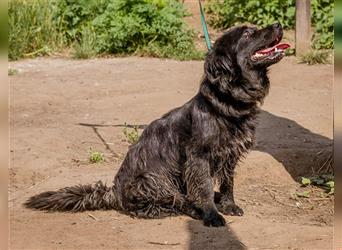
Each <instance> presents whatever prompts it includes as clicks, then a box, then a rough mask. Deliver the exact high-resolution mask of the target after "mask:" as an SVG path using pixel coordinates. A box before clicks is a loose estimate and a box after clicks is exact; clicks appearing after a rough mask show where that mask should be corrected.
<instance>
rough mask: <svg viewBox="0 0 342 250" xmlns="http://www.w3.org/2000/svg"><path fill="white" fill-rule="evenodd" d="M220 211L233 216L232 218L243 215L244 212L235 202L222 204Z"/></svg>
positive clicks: (219, 207)
mask: <svg viewBox="0 0 342 250" xmlns="http://www.w3.org/2000/svg"><path fill="white" fill-rule="evenodd" d="M218 210H219V211H220V212H221V213H223V214H225V215H231V216H242V215H243V210H242V209H241V208H240V207H239V206H238V205H236V204H235V203H233V202H227V203H221V204H220V205H219V206H218Z"/></svg>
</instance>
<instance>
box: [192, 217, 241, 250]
mask: <svg viewBox="0 0 342 250" xmlns="http://www.w3.org/2000/svg"><path fill="white" fill-rule="evenodd" d="M188 230H189V232H190V242H189V250H199V249H200V250H207V249H208V250H209V249H210V250H211V249H214V250H215V249H217V250H219V249H225V250H244V249H247V248H246V246H245V245H244V244H243V243H242V242H241V241H240V240H239V239H238V237H237V236H236V235H235V233H234V232H233V230H232V229H231V228H230V227H229V225H227V226H225V227H219V228H212V227H205V226H204V225H203V222H202V221H199V220H191V221H189V222H188Z"/></svg>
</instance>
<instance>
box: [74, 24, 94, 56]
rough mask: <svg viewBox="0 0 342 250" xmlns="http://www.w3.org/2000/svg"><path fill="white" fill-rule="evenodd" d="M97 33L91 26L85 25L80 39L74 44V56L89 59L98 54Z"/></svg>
mask: <svg viewBox="0 0 342 250" xmlns="http://www.w3.org/2000/svg"><path fill="white" fill-rule="evenodd" d="M95 42H96V34H95V32H94V31H93V30H92V29H91V28H90V27H84V28H83V29H82V32H81V36H80V40H79V41H76V42H75V44H74V46H73V52H72V57H73V58H75V59H89V58H92V57H94V56H96V54H97V53H96V50H95Z"/></svg>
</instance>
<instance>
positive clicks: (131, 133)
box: [123, 125, 139, 144]
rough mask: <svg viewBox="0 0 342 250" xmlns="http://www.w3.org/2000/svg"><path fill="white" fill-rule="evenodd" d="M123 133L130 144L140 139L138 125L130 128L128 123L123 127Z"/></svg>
mask: <svg viewBox="0 0 342 250" xmlns="http://www.w3.org/2000/svg"><path fill="white" fill-rule="evenodd" d="M123 133H124V135H125V136H126V138H127V141H128V142H129V143H130V144H134V143H136V142H137V141H138V140H139V132H138V128H137V127H136V126H135V127H133V128H128V127H127V125H125V128H124V129H123Z"/></svg>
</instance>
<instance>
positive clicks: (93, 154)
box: [89, 149, 105, 163]
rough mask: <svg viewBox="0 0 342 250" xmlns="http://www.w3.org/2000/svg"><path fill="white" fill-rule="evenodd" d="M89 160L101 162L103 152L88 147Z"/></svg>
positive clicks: (103, 159) (103, 158)
mask: <svg viewBox="0 0 342 250" xmlns="http://www.w3.org/2000/svg"><path fill="white" fill-rule="evenodd" d="M89 161H90V163H101V162H104V161H105V157H104V154H103V153H101V152H99V151H95V150H92V149H90V155H89Z"/></svg>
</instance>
